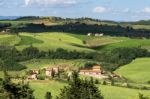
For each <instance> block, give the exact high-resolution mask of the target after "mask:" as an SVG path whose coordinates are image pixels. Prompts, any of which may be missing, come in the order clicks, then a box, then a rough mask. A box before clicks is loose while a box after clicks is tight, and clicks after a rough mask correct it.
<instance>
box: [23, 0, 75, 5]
mask: <svg viewBox="0 0 150 99" xmlns="http://www.w3.org/2000/svg"><path fill="white" fill-rule="evenodd" d="M76 3H77V1H76V0H25V5H26V6H29V5H44V6H67V5H73V4H76Z"/></svg>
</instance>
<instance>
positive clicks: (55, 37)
mask: <svg viewBox="0 0 150 99" xmlns="http://www.w3.org/2000/svg"><path fill="white" fill-rule="evenodd" d="M83 41H85V43H83ZM0 45H8V46H15V47H16V48H17V49H19V50H22V49H23V48H26V47H29V46H31V45H33V46H35V47H37V48H39V49H40V50H44V51H47V50H49V49H50V50H55V49H57V48H64V49H67V50H77V51H80V52H83V51H85V52H93V51H101V50H102V51H104V50H112V49H114V48H119V47H142V48H145V49H148V50H149V51H150V40H148V39H130V38H126V37H110V36H104V37H94V36H90V37H89V36H87V35H78V34H69V33H58V32H50V33H20V34H19V35H8V34H1V35H0Z"/></svg>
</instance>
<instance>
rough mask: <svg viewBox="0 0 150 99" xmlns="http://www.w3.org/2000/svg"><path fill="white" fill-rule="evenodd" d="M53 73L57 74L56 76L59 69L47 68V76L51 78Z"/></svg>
mask: <svg viewBox="0 0 150 99" xmlns="http://www.w3.org/2000/svg"><path fill="white" fill-rule="evenodd" d="M53 71H54V72H55V74H57V73H59V67H52V68H45V74H46V76H51V73H52V72H53Z"/></svg>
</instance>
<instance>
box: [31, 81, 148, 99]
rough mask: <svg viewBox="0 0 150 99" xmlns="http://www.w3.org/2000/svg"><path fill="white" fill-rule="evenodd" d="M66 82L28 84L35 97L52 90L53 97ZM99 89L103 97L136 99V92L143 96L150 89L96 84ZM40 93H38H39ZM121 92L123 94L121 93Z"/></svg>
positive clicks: (40, 96) (39, 98)
mask: <svg viewBox="0 0 150 99" xmlns="http://www.w3.org/2000/svg"><path fill="white" fill-rule="evenodd" d="M66 85H67V84H66V83H64V82H58V81H53V80H52V81H31V82H30V86H31V87H32V88H33V89H34V90H35V92H34V95H35V97H36V99H44V96H45V93H46V92H47V91H50V92H52V96H53V98H54V99H55V98H56V96H57V95H59V93H60V89H62V88H63V87H64V86H66ZM97 86H98V87H99V89H100V90H101V92H102V94H103V96H104V98H105V99H137V96H138V93H142V94H144V95H145V96H150V91H143V90H135V89H129V88H122V87H115V86H105V85H97ZM39 93H40V94H39ZM122 93H123V94H122Z"/></svg>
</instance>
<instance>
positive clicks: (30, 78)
mask: <svg viewBox="0 0 150 99" xmlns="http://www.w3.org/2000/svg"><path fill="white" fill-rule="evenodd" d="M28 79H29V80H37V74H36V73H33V74H31V75H29V76H28Z"/></svg>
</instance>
